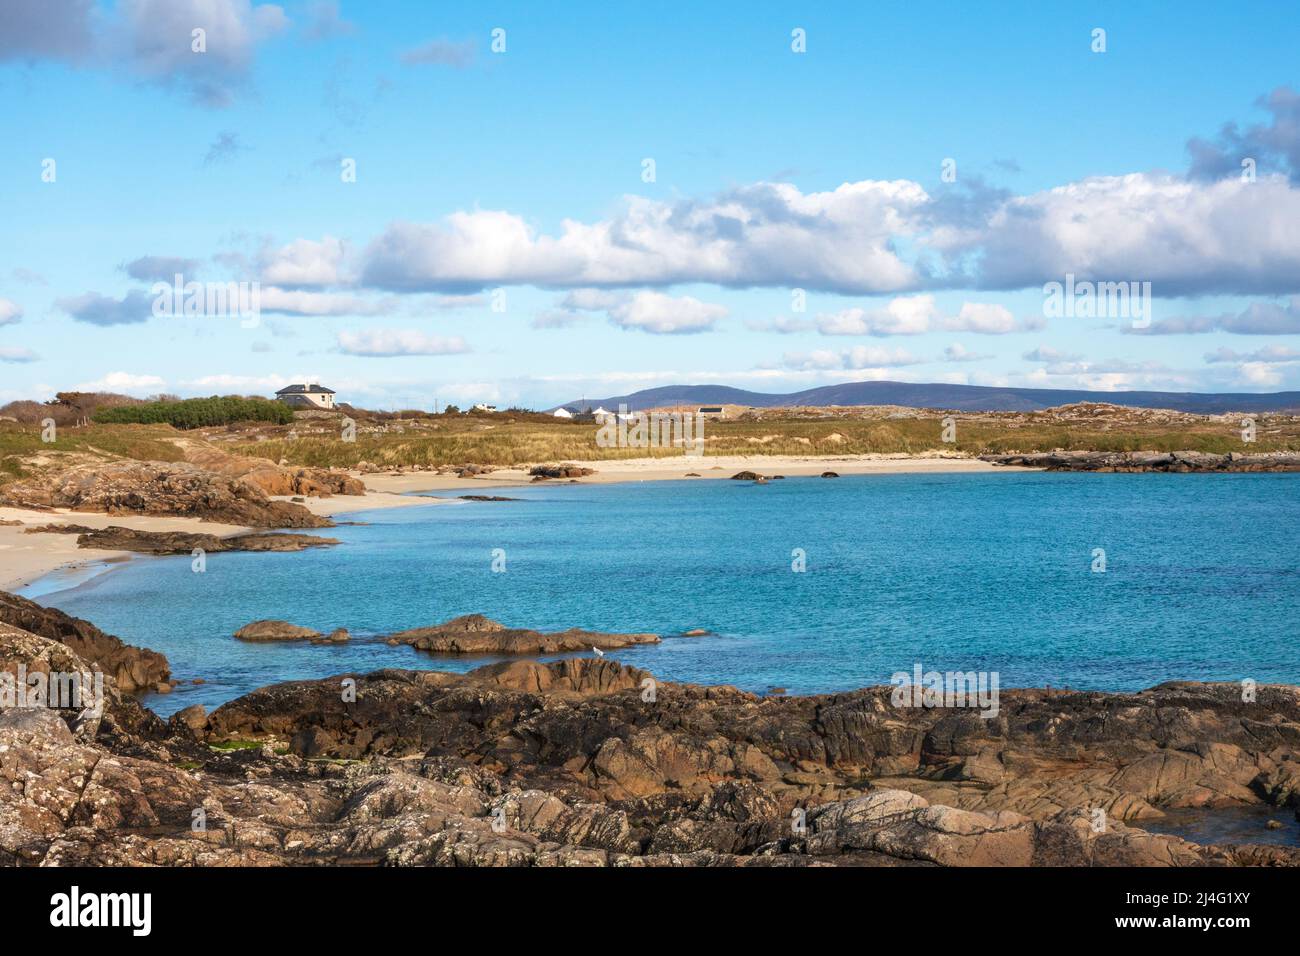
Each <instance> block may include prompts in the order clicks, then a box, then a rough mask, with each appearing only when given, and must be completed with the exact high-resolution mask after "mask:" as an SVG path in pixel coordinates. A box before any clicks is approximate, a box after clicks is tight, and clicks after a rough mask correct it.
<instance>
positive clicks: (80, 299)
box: [54, 290, 153, 325]
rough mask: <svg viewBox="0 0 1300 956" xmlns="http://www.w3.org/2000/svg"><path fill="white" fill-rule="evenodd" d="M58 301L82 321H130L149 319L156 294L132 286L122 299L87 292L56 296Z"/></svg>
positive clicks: (63, 308) (116, 322)
mask: <svg viewBox="0 0 1300 956" xmlns="http://www.w3.org/2000/svg"><path fill="white" fill-rule="evenodd" d="M54 305H55V307H56V308H59V309H62V310H63V311H64V312H66V313H67V314H68V315H70V316H72V317H73V318H74V319H76V320H77V321H78V322H88V323H90V324H91V325H130V324H133V323H136V322H147V321H149V319H150V318H151V317H152V315H153V296H150V295H147V294H145V293H144V292H141V291H139V290H132V291H130V292H128V293H127V294H126V295H124V296H123V297H122V298H120V299H114V298H113V297H112V296H107V295H100V294H99V293H98V292H87V293H85V294H83V295H76V296H68V297H64V298H60V299H55V300H54Z"/></svg>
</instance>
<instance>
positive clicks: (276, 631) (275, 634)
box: [235, 620, 321, 642]
mask: <svg viewBox="0 0 1300 956" xmlns="http://www.w3.org/2000/svg"><path fill="white" fill-rule="evenodd" d="M235 637H237V638H239V640H241V641H258V642H261V641H318V640H320V639H321V633H320V631H313V630H312V629H311V628H310V627H299V626H298V625H297V624H290V623H289V622H288V621H271V620H267V621H253V622H252V623H251V624H245V625H244V626H243V627H241V628H240V629H239V630H237V631H236V632H235Z"/></svg>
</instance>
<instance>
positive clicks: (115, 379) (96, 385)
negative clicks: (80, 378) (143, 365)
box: [73, 372, 167, 395]
mask: <svg viewBox="0 0 1300 956" xmlns="http://www.w3.org/2000/svg"><path fill="white" fill-rule="evenodd" d="M166 385H167V382H166V381H165V380H163V379H161V378H159V377H158V376H157V375H135V374H132V373H131V372H109V373H108V374H107V375H105V376H103V377H102V378H99V379H96V380H95V381H93V382H82V383H81V384H80V385H76V386H73V389H74V390H75V391H78V392H123V393H125V394H127V395H142V394H144V395H148V394H154V393H157V392H158V391H159V390H160V389H162V388H164V387H165V386H166Z"/></svg>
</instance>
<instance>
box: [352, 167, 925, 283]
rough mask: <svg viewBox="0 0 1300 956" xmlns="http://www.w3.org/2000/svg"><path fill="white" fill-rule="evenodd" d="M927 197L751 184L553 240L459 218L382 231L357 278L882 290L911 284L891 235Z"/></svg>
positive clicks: (642, 206)
mask: <svg viewBox="0 0 1300 956" xmlns="http://www.w3.org/2000/svg"><path fill="white" fill-rule="evenodd" d="M927 200H928V197H927V195H926V193H925V190H923V189H922V188H921V187H920V186H919V185H917V184H916V183H910V182H906V181H897V182H877V181H865V182H859V183H845V184H844V185H842V186H840V187H838V188H837V189H835V190H833V191H830V192H821V193H807V194H805V193H802V192H800V191H799V190H798V189H796V188H795V187H794V186H791V185H789V184H787V183H758V184H756V185H753V186H746V187H743V188H740V189H735V190H732V191H730V192H727V193H724V194H722V195H720V196H717V197H714V198H712V199H709V200H704V201H693V200H678V201H674V202H661V201H658V200H652V199H646V198H643V197H636V196H630V197H626V199H625V201H624V204H623V207H622V208H621V210H620V211H619V212H618V213H617V214H616V215H615V216H613V217H612V218H609V219H605V220H598V221H595V222H591V223H583V222H578V221H576V220H572V219H568V220H565V221H564V222H563V223H562V225H561V228H560V230H559V233H558V234H557V235H543V234H539V233H538V232H537V231H536V230H535V229H534V228H533V227H532V226H531V225H529V224H528V223H527V222H526V221H525V220H524V219H523V218H522V217H521V216H518V215H515V214H513V213H510V212H505V211H501V210H475V211H473V212H465V211H459V212H455V213H452V214H451V215H449V216H447V217H445V218H444V219H443V220H442V221H440V222H437V223H411V222H397V223H393V224H391V225H390V226H389V227H388V228H387V229H386V230H385V231H384V232H383V234H381V235H380V236H379V237H377V238H376V239H374V240H373V241H372V242H371V243H370V245H369V246H368V247H367V248H366V250H365V253H364V255H363V271H362V281H364V282H365V283H366V284H368V285H373V286H376V287H379V288H385V289H390V290H394V291H408V292H409V291H430V290H445V291H471V290H480V289H484V288H487V287H489V286H494V285H504V284H534V285H540V286H547V287H571V286H600V287H618V286H632V285H651V286H661V285H671V284H675V283H688V282H709V283H713V284H716V285H723V286H732V287H743V286H754V285H764V286H771V285H786V286H796V287H806V288H817V289H828V290H834V291H845V292H867V293H871V292H890V291H894V290H898V289H903V288H907V287H909V286H912V285H915V284H916V283H917V281H918V276H917V274H916V272H915V271H914V269H913V267H912V266H910V265H908V264H906V263H905V262H903V260H902V259H901V258H900V257H899V254H898V252H897V251H896V249H895V247H894V238H895V237H896V236H897V235H899V234H900V233H905V232H908V231H909V230H910V229H912V228H913V226H914V222H913V220H914V219H915V218H916V217H917V216H918V215H919V214H920V212H921V209H922V207H923V206H924V204H925V203H926V202H927Z"/></svg>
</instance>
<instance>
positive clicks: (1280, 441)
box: [234, 412, 1300, 467]
mask: <svg viewBox="0 0 1300 956" xmlns="http://www.w3.org/2000/svg"><path fill="white" fill-rule="evenodd" d="M944 415H945V413H943V412H928V413H927V412H912V413H908V414H907V415H904V416H899V417H891V416H890V415H869V414H862V413H846V414H843V415H836V416H833V417H823V416H817V417H789V418H780V417H774V416H771V417H763V418H761V419H753V420H737V421H719V422H709V423H707V425H706V426H705V448H706V452H705V453H706V454H708V455H865V454H921V453H924V452H930V451H949V452H951V451H957V452H960V453H964V454H968V455H980V454H1002V453H1011V452H1030V451H1052V450H1054V449H1058V448H1059V449H1067V450H1097V451H1144V450H1151V451H1184V450H1185V451H1204V452H1216V453H1220V454H1222V453H1226V452H1229V451H1251V452H1264V451H1282V450H1292V451H1294V450H1300V418H1294V417H1291V416H1257V417H1256V428H1257V438H1256V441H1255V442H1254V443H1253V444H1250V445H1247V444H1245V443H1243V442H1242V440H1241V431H1240V422H1239V420H1238V419H1237V418H1230V417H1227V416H1223V417H1217V416H1216V417H1207V416H1178V417H1177V418H1176V420H1174V421H1170V420H1167V419H1168V416H1164V417H1160V416H1156V417H1155V419H1154V420H1151V421H1142V420H1140V418H1141V416H1138V415H1134V416H1121V417H1120V418H1118V419H1117V420H1082V421H1076V420H1062V418H1061V416H1059V415H1053V414H1051V413H1034V414H980V415H957V416H955V418H956V425H957V441H956V442H955V443H951V444H945V443H944V442H942V441H941V440H940V436H941V434H942V430H943V418H944ZM382 427H383V429H385V430H379V429H373V428H367V426H366V425H365V423H361V424H359V425H358V429H357V435H356V441H355V442H345V441H342V440H341V438H340V437H339V433H338V429H337V426H336V425H335V426H333V427H328V426H325V427H318V428H315V429H311V430H309V429H304V428H301V427H300V428H297V429H296V437H294V438H292V439H290V438H287V437H286V436H285V435H284V432H287V431H288V429H275V430H273V431H268V430H263V435H262V436H261V437H262V438H264V439H265V440H262V441H256V442H249V443H238V444H236V445H235V448H234V450H236V451H238V452H240V453H242V454H249V455H261V456H264V457H269V458H273V459H280V458H283V459H284V460H286V461H287V462H290V463H292V464H301V465H315V466H330V465H333V466H342V467H356V466H357V465H359V464H361V463H362V462H369V463H371V464H374V465H378V466H385V467H386V466H394V467H396V466H403V465H406V466H409V465H423V466H426V467H428V466H440V465H452V464H461V463H468V462H473V463H476V464H485V465H520V464H532V463H537V462H553V461H601V460H610V459H619V458H650V457H673V456H677V455H680V454H681V449H680V448H602V447H600V446H598V445H597V444H596V430H597V429H596V426H595V425H592V424H590V423H586V424H583V423H574V422H563V421H553V422H537V421H535V420H533V421H528V422H522V421H513V422H512V421H509V420H506V419H502V420H501V421H500V422H499V423H497V424H491V425H489V424H485V423H483V422H482V421H481V420H476V419H469V418H457V417H455V416H452V417H440V418H437V419H427V420H424V421H423V422H406V423H387V424H386V425H385V426H382ZM276 432H279V434H276Z"/></svg>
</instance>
